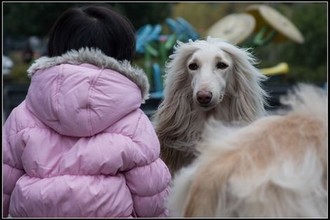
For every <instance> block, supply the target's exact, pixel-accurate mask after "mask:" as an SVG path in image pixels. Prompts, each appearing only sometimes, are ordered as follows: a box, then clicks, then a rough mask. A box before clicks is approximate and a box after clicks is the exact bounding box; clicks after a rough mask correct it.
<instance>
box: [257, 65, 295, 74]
mask: <svg viewBox="0 0 330 220" xmlns="http://www.w3.org/2000/svg"><path fill="white" fill-rule="evenodd" d="M260 71H261V73H262V74H264V75H266V76H273V75H280V74H287V73H288V72H289V65H288V64H287V63H279V64H277V65H276V66H274V67H269V68H263V69H260Z"/></svg>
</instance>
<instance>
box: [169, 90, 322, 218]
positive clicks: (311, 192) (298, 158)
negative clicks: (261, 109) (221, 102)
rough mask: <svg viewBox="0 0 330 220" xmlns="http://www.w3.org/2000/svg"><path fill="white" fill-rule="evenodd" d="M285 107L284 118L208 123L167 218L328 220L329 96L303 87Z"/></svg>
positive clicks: (181, 176) (173, 195) (180, 179)
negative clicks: (238, 125)
mask: <svg viewBox="0 0 330 220" xmlns="http://www.w3.org/2000/svg"><path fill="white" fill-rule="evenodd" d="M282 102H283V103H284V104H287V105H289V106H290V107H291V110H290V111H289V112H288V113H285V114H283V115H276V116H268V117H265V118H262V119H260V120H257V121H256V122H254V123H252V124H250V125H248V126H246V127H243V128H233V127H224V126H223V125H219V124H217V125H216V126H214V125H210V127H209V129H207V130H206V135H205V141H204V142H202V143H201V144H200V146H199V148H200V150H201V155H200V156H199V158H198V159H197V160H196V161H195V163H194V164H192V165H191V166H190V167H187V168H184V169H182V170H181V171H180V172H179V173H178V175H176V176H175V178H174V182H173V184H174V187H173V189H172V190H173V191H172V193H171V196H170V200H169V203H168V205H169V208H170V210H171V215H174V216H229V217H235V216H239V217H257V216H258V217H300V216H304V217H311V216H314V217H320V216H327V184H328V182H327V173H328V170H327V161H328V158H327V155H328V152H327V150H328V147H327V139H328V132H327V126H328V125H327V121H328V113H327V94H326V93H325V92H324V90H321V89H319V88H315V87H313V86H310V85H305V84H302V85H300V86H298V87H297V88H296V90H295V91H294V93H292V94H289V95H288V96H287V97H286V99H283V100H282ZM221 134H222V135H221ZM183 189H185V190H183Z"/></svg>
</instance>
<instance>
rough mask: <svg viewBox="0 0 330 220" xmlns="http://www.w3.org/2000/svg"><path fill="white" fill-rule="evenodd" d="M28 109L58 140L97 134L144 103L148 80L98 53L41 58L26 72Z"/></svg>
mask: <svg viewBox="0 0 330 220" xmlns="http://www.w3.org/2000/svg"><path fill="white" fill-rule="evenodd" d="M28 73H29V76H31V84H30V88H29V91H28V94H27V96H26V106H27V108H28V109H29V110H30V111H31V112H32V113H33V114H34V115H35V116H36V117H37V118H38V119H39V120H40V121H42V122H43V123H44V124H46V125H47V126H49V127H51V128H52V129H54V130H55V131H57V132H58V133H60V134H62V135H68V136H75V137H86V136H91V135H94V134H97V133H99V132H101V131H103V130H104V129H106V128H107V127H109V126H111V125H112V124H113V123H116V122H117V121H119V120H121V119H123V118H124V117H126V115H128V114H130V113H131V112H133V111H135V110H137V109H138V108H139V107H140V106H141V103H143V102H144V101H145V99H146V98H147V97H148V90H149V84H148V79H147V76H146V74H145V73H144V72H143V71H142V70H141V69H139V68H136V67H132V66H131V65H130V63H129V62H128V61H123V62H119V61H117V60H115V59H113V58H111V57H108V56H106V55H104V54H103V53H102V52H101V51H100V50H94V49H80V50H79V51H74V50H72V51H70V52H68V53H66V54H64V55H62V56H58V57H41V58H39V59H38V60H36V62H35V63H34V64H32V65H31V67H30V68H29V69H28Z"/></svg>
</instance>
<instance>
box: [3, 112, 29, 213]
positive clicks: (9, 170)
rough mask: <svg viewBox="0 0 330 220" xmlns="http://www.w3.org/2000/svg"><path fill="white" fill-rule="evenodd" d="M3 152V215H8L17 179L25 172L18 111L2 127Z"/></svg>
mask: <svg viewBox="0 0 330 220" xmlns="http://www.w3.org/2000/svg"><path fill="white" fill-rule="evenodd" d="M2 132H3V133H2V135H3V138H2V153H3V163H2V172H3V191H2V206H3V207H2V208H3V216H4V217H7V216H8V211H9V201H10V196H11V193H12V191H13V189H14V187H15V184H16V182H17V180H18V179H19V178H20V177H21V176H22V175H23V174H24V170H23V165H22V162H21V160H20V158H21V155H22V152H23V149H24V142H23V140H22V138H21V137H22V133H23V132H19V128H18V126H17V123H16V111H15V110H13V112H12V114H11V115H9V117H8V119H7V120H6V122H5V124H4V125H3V129H2Z"/></svg>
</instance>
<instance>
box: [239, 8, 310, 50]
mask: <svg viewBox="0 0 330 220" xmlns="http://www.w3.org/2000/svg"><path fill="white" fill-rule="evenodd" d="M245 12H246V13H249V14H251V15H252V16H254V18H255V20H256V28H255V31H256V32H258V31H259V30H260V29H261V28H262V27H265V26H266V27H267V26H270V27H271V28H272V29H273V30H276V31H277V33H278V34H277V35H276V37H275V39H274V41H275V42H281V41H285V40H287V39H289V40H292V41H294V42H296V43H300V44H302V43H304V37H303V35H302V34H301V32H300V31H299V30H298V28H297V27H296V26H295V25H294V24H293V23H292V22H291V21H290V20H289V19H288V18H286V17H285V16H284V15H283V14H281V13H280V12H278V11H277V10H276V9H274V8H272V7H270V6H268V5H260V4H256V5H250V6H248V7H247V8H246V10H245ZM269 31H271V30H269Z"/></svg>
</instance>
